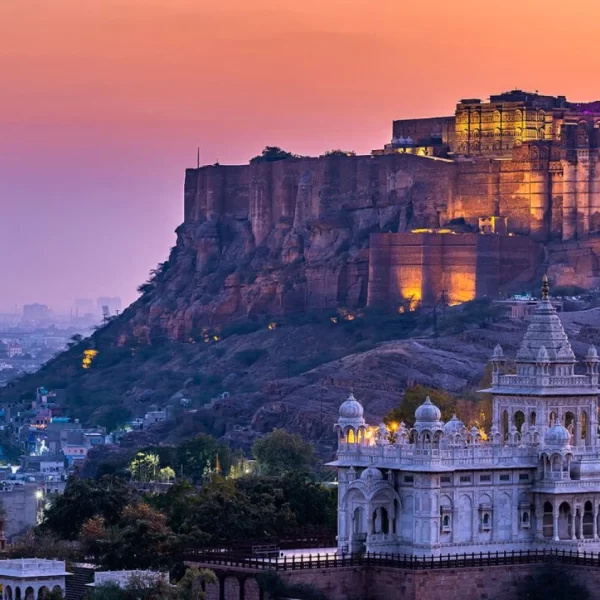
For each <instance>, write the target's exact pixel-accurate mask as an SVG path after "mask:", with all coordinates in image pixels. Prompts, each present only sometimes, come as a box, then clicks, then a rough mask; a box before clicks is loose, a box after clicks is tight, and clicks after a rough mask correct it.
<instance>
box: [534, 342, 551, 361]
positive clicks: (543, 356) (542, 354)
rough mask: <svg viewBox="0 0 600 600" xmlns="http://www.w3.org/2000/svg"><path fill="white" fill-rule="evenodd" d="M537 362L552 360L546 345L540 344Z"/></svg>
mask: <svg viewBox="0 0 600 600" xmlns="http://www.w3.org/2000/svg"><path fill="white" fill-rule="evenodd" d="M537 362H550V357H549V356H548V350H546V346H544V345H542V346H540V349H539V350H538V353H537Z"/></svg>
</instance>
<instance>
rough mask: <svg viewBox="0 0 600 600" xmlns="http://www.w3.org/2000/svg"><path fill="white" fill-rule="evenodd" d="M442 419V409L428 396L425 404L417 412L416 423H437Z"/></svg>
mask: <svg viewBox="0 0 600 600" xmlns="http://www.w3.org/2000/svg"><path fill="white" fill-rule="evenodd" d="M441 417H442V412H441V411H440V409H439V408H438V407H437V406H436V405H435V404H433V402H432V401H431V398H430V397H429V396H427V398H425V402H423V404H421V406H419V408H417V410H415V421H416V422H418V423H437V422H438V421H439V420H440V419H441Z"/></svg>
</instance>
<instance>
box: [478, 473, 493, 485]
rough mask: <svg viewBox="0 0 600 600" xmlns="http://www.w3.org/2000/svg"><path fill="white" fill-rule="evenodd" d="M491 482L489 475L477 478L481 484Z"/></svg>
mask: <svg viewBox="0 0 600 600" xmlns="http://www.w3.org/2000/svg"><path fill="white" fill-rule="evenodd" d="M491 480H492V476H491V475H482V476H481V477H480V478H479V481H481V482H482V483H483V482H485V481H491Z"/></svg>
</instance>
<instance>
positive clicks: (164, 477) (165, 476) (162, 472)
mask: <svg viewBox="0 0 600 600" xmlns="http://www.w3.org/2000/svg"><path fill="white" fill-rule="evenodd" d="M173 479H175V471H174V470H173V469H172V468H171V467H163V468H162V469H159V471H158V481H161V482H163V483H168V482H169V481H173Z"/></svg>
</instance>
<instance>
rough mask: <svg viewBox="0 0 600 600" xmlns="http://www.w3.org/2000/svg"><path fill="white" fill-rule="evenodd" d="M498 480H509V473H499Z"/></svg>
mask: <svg viewBox="0 0 600 600" xmlns="http://www.w3.org/2000/svg"><path fill="white" fill-rule="evenodd" d="M500 481H510V475H508V474H505V475H500Z"/></svg>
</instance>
